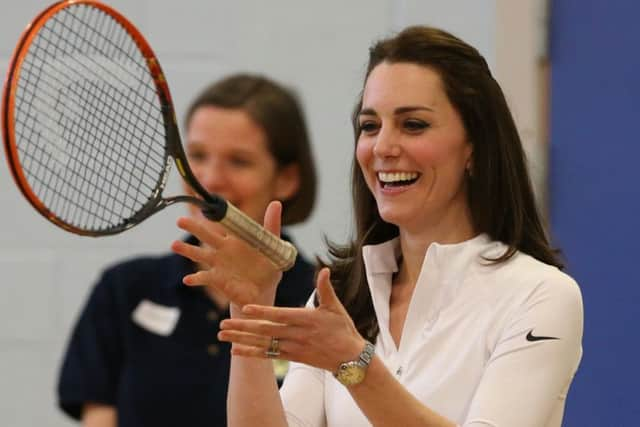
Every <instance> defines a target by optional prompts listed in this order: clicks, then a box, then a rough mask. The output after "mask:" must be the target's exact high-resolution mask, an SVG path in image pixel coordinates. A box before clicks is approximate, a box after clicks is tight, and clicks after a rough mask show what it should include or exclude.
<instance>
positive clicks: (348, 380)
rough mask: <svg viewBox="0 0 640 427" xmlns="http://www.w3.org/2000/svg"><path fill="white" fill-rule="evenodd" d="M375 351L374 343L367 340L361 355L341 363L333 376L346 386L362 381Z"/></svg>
mask: <svg viewBox="0 0 640 427" xmlns="http://www.w3.org/2000/svg"><path fill="white" fill-rule="evenodd" d="M375 351H376V348H375V347H374V345H373V344H371V343H370V342H369V341H367V342H366V344H365V346H364V350H362V353H360V356H358V358H357V359H356V360H351V361H349V362H344V363H341V364H340V367H338V370H337V371H336V372H335V373H334V374H333V376H334V377H336V379H337V380H338V381H340V382H341V383H342V384H343V385H345V386H350V385H355V384H359V383H361V382H362V380H364V376H365V374H366V373H367V368H368V367H369V363H371V360H372V359H373V355H374V353H375Z"/></svg>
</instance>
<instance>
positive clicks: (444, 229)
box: [398, 214, 478, 284]
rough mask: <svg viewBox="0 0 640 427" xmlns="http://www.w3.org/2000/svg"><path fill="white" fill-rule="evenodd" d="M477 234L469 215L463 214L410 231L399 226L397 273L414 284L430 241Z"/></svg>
mask: <svg viewBox="0 0 640 427" xmlns="http://www.w3.org/2000/svg"><path fill="white" fill-rule="evenodd" d="M448 222H449V223H448ZM477 234H478V233H477V232H476V231H475V229H474V227H473V223H472V221H471V215H465V214H463V215H462V218H459V219H457V220H456V221H441V222H439V223H434V224H432V225H431V226H427V227H422V228H421V229H420V230H411V231H410V230H407V229H403V228H402V227H401V228H400V232H399V237H400V250H401V253H402V263H401V265H400V271H399V273H398V275H399V276H401V277H404V279H405V280H408V281H409V282H410V283H413V284H415V282H416V281H417V279H418V275H419V274H420V270H421V269H422V264H423V262H424V257H425V255H426V253H427V249H429V246H430V245H431V244H432V243H434V242H437V243H440V244H452V243H460V242H464V241H466V240H469V239H471V238H473V237H474V236H476V235H477ZM403 270H404V271H403Z"/></svg>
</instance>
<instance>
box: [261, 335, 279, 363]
mask: <svg viewBox="0 0 640 427" xmlns="http://www.w3.org/2000/svg"><path fill="white" fill-rule="evenodd" d="M264 355H265V356H267V357H268V358H269V359H275V358H276V357H278V356H280V340H279V339H278V338H276V337H271V342H270V343H269V348H267V350H266V351H265V352H264Z"/></svg>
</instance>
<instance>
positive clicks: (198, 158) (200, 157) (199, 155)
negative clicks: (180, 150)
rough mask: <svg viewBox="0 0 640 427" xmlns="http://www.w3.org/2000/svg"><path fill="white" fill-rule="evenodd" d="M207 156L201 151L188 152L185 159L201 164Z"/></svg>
mask: <svg viewBox="0 0 640 427" xmlns="http://www.w3.org/2000/svg"><path fill="white" fill-rule="evenodd" d="M206 157H207V155H206V154H205V153H204V152H202V151H188V152H187V159H188V160H189V161H191V162H202V161H204V159H205V158H206Z"/></svg>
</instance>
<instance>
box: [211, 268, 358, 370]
mask: <svg viewBox="0 0 640 427" xmlns="http://www.w3.org/2000/svg"><path fill="white" fill-rule="evenodd" d="M316 292H317V295H318V299H319V302H320V305H319V306H318V307H316V308H281V307H267V306H259V305H246V306H244V307H243V309H242V312H243V314H244V315H245V316H248V318H243V319H238V318H236V319H227V320H224V321H223V322H222V324H221V331H220V332H219V333H218V338H219V339H220V340H221V341H229V342H232V343H233V348H232V350H231V351H232V354H233V355H237V356H248V357H260V358H265V357H267V355H266V354H265V351H266V350H267V349H269V347H270V345H271V338H272V337H276V338H278V350H279V356H278V357H277V358H278V359H286V360H292V361H295V362H302V363H305V364H307V365H311V366H315V367H318V368H322V369H325V370H328V371H330V372H335V371H336V370H337V369H338V367H339V365H340V364H341V363H342V362H345V361H348V360H354V359H356V358H357V357H358V355H359V354H360V352H361V351H362V349H363V348H364V345H365V340H364V338H362V336H360V334H359V333H358V331H357V329H356V327H355V325H354V324H353V321H352V320H351V318H350V317H349V314H348V313H347V311H346V310H345V308H344V306H343V305H342V304H341V303H340V300H338V297H337V296H336V294H335V292H334V291H333V287H332V286H331V282H330V281H329V269H327V268H324V269H322V270H321V271H320V273H319V274H318V278H317V284H316Z"/></svg>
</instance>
